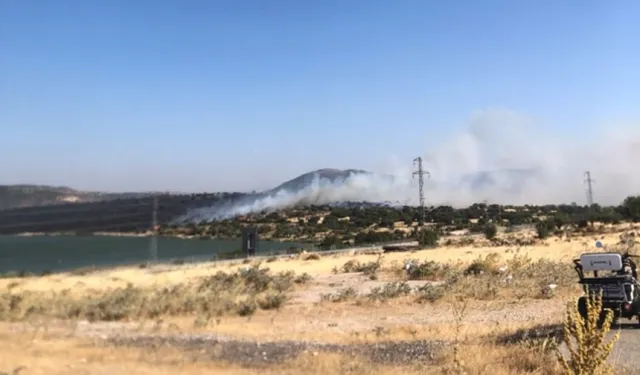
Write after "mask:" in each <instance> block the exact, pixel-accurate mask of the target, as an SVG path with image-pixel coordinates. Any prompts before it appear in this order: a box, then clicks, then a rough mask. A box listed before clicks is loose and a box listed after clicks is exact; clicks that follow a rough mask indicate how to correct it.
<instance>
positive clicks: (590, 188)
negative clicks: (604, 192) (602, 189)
mask: <svg viewBox="0 0 640 375" xmlns="http://www.w3.org/2000/svg"><path fill="white" fill-rule="evenodd" d="M584 175H585V177H586V178H585V180H584V182H585V183H586V184H587V204H588V205H589V207H591V206H593V185H592V184H593V182H595V181H594V180H592V179H591V172H589V171H586V172H584Z"/></svg>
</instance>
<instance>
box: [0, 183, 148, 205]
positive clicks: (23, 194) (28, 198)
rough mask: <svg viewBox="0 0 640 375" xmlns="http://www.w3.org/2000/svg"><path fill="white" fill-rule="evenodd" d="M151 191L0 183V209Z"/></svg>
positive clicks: (129, 196)
mask: <svg viewBox="0 0 640 375" xmlns="http://www.w3.org/2000/svg"><path fill="white" fill-rule="evenodd" d="M152 194H153V193H136V192H133V193H104V192H95V191H81V190H75V189H72V188H70V187H67V186H49V185H33V184H19V185H0V210H8V209H13V208H26V207H38V206H50V205H55V204H68V203H88V202H96V201H103V200H110V199H124V198H137V197H144V196H148V195H152Z"/></svg>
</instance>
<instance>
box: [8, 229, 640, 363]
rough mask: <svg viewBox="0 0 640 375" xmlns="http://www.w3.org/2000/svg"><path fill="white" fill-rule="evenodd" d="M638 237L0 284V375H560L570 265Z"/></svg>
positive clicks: (610, 234)
mask: <svg viewBox="0 0 640 375" xmlns="http://www.w3.org/2000/svg"><path fill="white" fill-rule="evenodd" d="M637 229H638V228H633V227H630V226H628V225H627V226H620V227H619V228H613V229H610V230H609V231H607V232H606V233H603V234H602V233H601V234H597V235H595V234H594V235H588V236H580V237H569V238H558V237H552V238H548V239H546V240H544V241H537V242H536V243H533V244H531V245H528V246H520V247H515V246H504V245H498V244H497V243H496V242H495V241H493V242H489V241H481V240H477V241H475V242H474V244H472V245H456V246H453V245H452V246H444V245H443V246H440V247H438V248H435V249H430V250H420V251H413V252H396V253H387V254H354V253H345V254H338V255H326V254H300V255H296V256H291V257H285V258H277V259H276V258H271V259H262V260H259V261H258V260H254V261H251V262H241V261H237V262H235V263H233V262H226V263H222V262H221V263H217V264H216V263H202V264H197V265H196V264H187V265H180V266H178V265H171V266H169V265H166V266H161V265H157V266H149V267H144V268H136V267H129V268H119V269H112V270H103V271H89V270H85V271H82V272H81V271H76V272H73V273H69V274H56V275H49V276H42V277H27V278H6V279H1V280H0V290H1V292H0V320H2V323H0V345H1V348H2V349H1V352H2V355H1V356H0V371H6V372H7V373H11V372H12V371H14V370H15V373H21V374H24V375H28V374H169V373H171V374H176V373H178V374H181V373H184V374H187V373H188V374H200V373H202V374H204V373H207V374H257V373H266V374H300V373H307V374H363V375H364V374H450V373H466V374H489V373H493V374H497V375H501V374H505V375H506V374H515V375H517V374H554V373H562V372H560V368H559V365H558V362H557V360H556V359H555V357H554V348H555V347H556V345H557V343H556V341H555V339H554V337H555V335H556V334H557V333H558V332H559V331H560V330H561V324H562V322H563V318H564V312H565V309H566V305H567V303H568V302H572V301H574V300H575V298H576V297H577V296H579V295H580V289H579V286H578V285H577V284H576V281H577V276H576V275H575V273H574V270H573V268H572V265H571V263H570V261H571V259H572V258H574V257H575V256H577V255H578V254H580V253H582V252H585V251H595V250H596V249H595V247H594V243H595V241H596V240H601V241H602V242H603V243H604V244H605V245H607V246H608V247H611V248H619V247H620V246H621V245H620V240H621V235H622V234H625V233H626V234H628V233H630V232H632V231H635V230H637ZM509 235H510V236H514V235H517V236H521V237H523V238H526V237H530V236H531V233H524V232H523V233H518V234H509ZM407 264H410V266H409V267H407ZM614 354H615V353H614ZM612 358H613V359H612V361H613V362H615V361H616V358H615V355H614V356H613V357H612Z"/></svg>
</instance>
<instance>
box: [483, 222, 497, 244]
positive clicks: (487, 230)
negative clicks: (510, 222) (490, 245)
mask: <svg viewBox="0 0 640 375" xmlns="http://www.w3.org/2000/svg"><path fill="white" fill-rule="evenodd" d="M483 232H484V236H485V238H486V239H488V240H492V239H494V238H495V237H496V234H498V227H496V225H495V224H493V223H489V224H487V225H485V226H484V230H483Z"/></svg>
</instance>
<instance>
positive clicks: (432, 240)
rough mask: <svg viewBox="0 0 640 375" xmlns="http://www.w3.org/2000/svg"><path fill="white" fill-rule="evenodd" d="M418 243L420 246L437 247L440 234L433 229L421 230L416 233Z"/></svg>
mask: <svg viewBox="0 0 640 375" xmlns="http://www.w3.org/2000/svg"><path fill="white" fill-rule="evenodd" d="M417 237H418V243H419V244H420V246H428V247H434V246H438V240H439V239H440V233H439V232H438V231H436V230H433V229H422V230H420V231H418V236H417Z"/></svg>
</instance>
